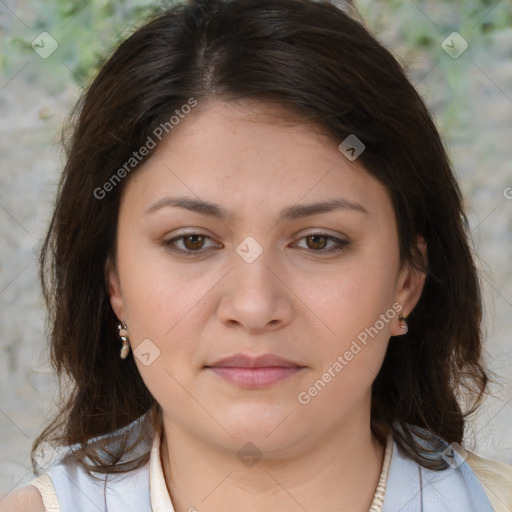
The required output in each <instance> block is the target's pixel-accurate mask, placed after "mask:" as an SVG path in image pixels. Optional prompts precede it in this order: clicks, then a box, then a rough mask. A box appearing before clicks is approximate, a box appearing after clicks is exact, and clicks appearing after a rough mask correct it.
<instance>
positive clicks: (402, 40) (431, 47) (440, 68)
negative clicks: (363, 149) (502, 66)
mask: <svg viewBox="0 0 512 512" xmlns="http://www.w3.org/2000/svg"><path fill="white" fill-rule="evenodd" d="M6 1H8V0H6ZM178 2H179V0H155V1H152V2H148V1H147V0H89V1H87V0H86V1H84V0H47V1H45V2H44V3H42V2H37V0H18V2H17V5H18V7H23V9H22V10H21V11H20V14H19V17H20V18H21V17H22V16H23V18H24V22H23V23H22V22H19V21H16V20H15V19H14V17H13V16H12V13H8V12H6V13H2V14H5V16H6V17H11V18H12V20H10V21H9V25H8V27H7V28H3V27H2V26H1V25H0V35H2V32H6V35H7V37H1V42H0V45H1V46H0V49H1V55H0V66H1V68H2V69H3V70H4V71H7V70H8V71H9V72H10V73H11V75H12V74H13V73H14V72H15V71H16V70H17V69H19V68H20V67H21V64H22V63H23V62H25V61H27V60H29V59H30V60H31V61H32V62H35V66H32V67H31V69H32V71H31V72H32V74H33V76H32V79H33V80H37V81H41V80H42V81H43V82H46V83H45V85H46V86H47V87H48V90H49V92H50V93H51V92H53V91H55V90H56V89H58V88H59V87H60V86H61V85H62V84H65V83H69V79H70V76H71V77H72V79H73V80H74V82H75V83H76V84H78V85H80V86H81V87H85V86H86V85H87V84H88V83H89V82H90V80H91V79H92V78H93V77H94V75H95V74H96V73H97V71H98V69H99V68H100V67H101V64H102V62H103V61H104V59H105V58H106V57H108V55H109V54H110V53H111V52H112V51H113V49H114V48H115V47H116V46H117V45H118V43H119V42H120V41H121V40H123V39H124V38H125V37H127V36H128V35H129V34H130V33H132V32H133V31H134V30H135V29H136V28H137V27H138V26H140V25H141V24H142V23H143V22H144V21H145V20H146V19H147V18H148V17H150V16H152V15H154V14H156V13H157V12H158V11H160V10H163V9H165V8H168V7H170V6H172V5H173V4H176V3H178ZM354 3H355V4H356V7H357V8H358V10H359V12H360V13H361V15H362V17H363V19H364V21H365V23H366V25H367V26H368V27H369V28H370V29H371V30H372V31H373V32H374V33H375V34H376V35H377V37H379V39H381V41H383V42H384V44H387V46H388V47H390V49H391V50H392V52H393V53H394V54H395V55H396V56H397V58H398V60H399V61H400V62H401V63H402V64H404V65H405V67H406V69H407V67H409V66H414V64H415V63H418V62H419V63H423V68H427V69H428V70H430V69H433V68H437V69H436V71H435V72H434V73H433V75H434V74H435V76H436V77H437V78H438V77H439V76H440V77H442V78H441V80H442V82H443V83H442V84H439V86H440V87H443V88H444V89H443V91H444V92H443V94H445V95H446V93H448V94H451V95H452V96H453V95H455V93H456V95H457V101H450V102H449V104H448V107H447V110H446V112H444V111H443V114H442V115H443V119H442V120H441V123H440V124H443V123H444V124H445V125H450V124H451V122H454V120H455V119H456V118H457V116H458V113H459V112H462V111H463V110H464V108H463V101H464V100H465V90H464V88H465V72H464V70H467V69H468V66H469V65H470V59H469V58H461V59H459V60H458V61H456V62H457V64H456V65H454V60H453V59H452V58H451V57H449V56H448V55H447V54H446V53H445V52H444V51H443V50H442V48H441V41H443V39H444V38H445V37H446V36H447V35H449V34H450V33H451V32H453V31H457V32H459V33H460V34H461V35H462V36H463V37H464V38H465V39H466V40H467V41H468V42H469V45H470V49H472V50H474V49H476V50H477V51H478V49H481V50H485V49H486V48H487V47H489V46H490V45H491V44H492V38H493V36H494V35H496V34H497V33H498V32H500V31H502V30H507V29H508V30H510V29H511V27H512V2H510V1H508V0H507V1H503V0H502V1H500V0H444V1H440V0H354ZM4 5H5V4H4ZM1 8H2V4H0V9H1ZM0 13H1V11H0ZM4 19H5V17H4ZM1 20H2V16H0V22H1ZM44 31H46V32H48V33H49V34H51V36H52V37H53V38H54V39H56V40H57V41H58V43H59V48H58V50H57V51H56V52H55V53H54V54H53V55H51V56H50V57H49V58H48V59H45V60H43V59H40V58H39V57H38V56H37V55H36V54H35V53H34V51H33V50H32V47H31V42H32V41H33V40H34V38H35V37H36V36H38V35H39V34H40V33H41V32H44ZM387 41H389V43H386V42H387ZM468 53H469V52H468ZM13 63H14V64H13ZM11 64H13V65H12V66H11ZM419 67H420V68H421V66H419ZM9 68H10V69H9ZM34 68H35V71H34ZM423 73H424V72H423ZM436 73H437V74H436ZM412 78H413V82H414V81H415V80H414V79H415V78H416V82H418V83H419V82H422V78H421V76H417V77H414V76H413V77H412ZM429 78H430V79H431V77H429ZM426 84H428V82H426V81H425V82H423V84H421V85H425V86H426ZM444 127H445V128H447V126H444Z"/></svg>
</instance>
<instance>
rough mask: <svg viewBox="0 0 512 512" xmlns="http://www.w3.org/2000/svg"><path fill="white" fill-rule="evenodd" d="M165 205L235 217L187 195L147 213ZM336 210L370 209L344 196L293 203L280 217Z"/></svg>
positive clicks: (164, 200)
mask: <svg viewBox="0 0 512 512" xmlns="http://www.w3.org/2000/svg"><path fill="white" fill-rule="evenodd" d="M164 207H177V208H184V209H186V210H189V211H192V212H196V213H199V214H201V215H208V216H211V217H215V218H218V219H222V220H231V219H233V217H234V215H233V213H231V212H229V210H226V209H225V208H223V207H222V206H220V205H219V204H215V203H210V202H208V201H203V200H201V199H195V198H192V197H186V196H174V197H164V198H162V199H159V200H158V201H156V202H155V203H153V204H152V205H151V206H150V207H149V208H148V209H147V210H146V211H145V213H147V214H149V213H153V212H155V211H157V210H160V209H161V208H164ZM335 210H352V211H356V212H360V213H365V214H369V212H368V210H367V209H366V208H365V207H364V206H363V205H361V204H359V203H356V202H354V201H349V200H348V199H344V198H336V199H329V200H327V201H320V202H316V203H311V204H305V205H299V204H297V205H293V206H289V207H287V208H284V209H283V210H281V212H280V213H279V219H280V220H281V221H282V220H295V219H300V218H303V217H308V216H310V215H316V214H319V213H327V212H332V211H335Z"/></svg>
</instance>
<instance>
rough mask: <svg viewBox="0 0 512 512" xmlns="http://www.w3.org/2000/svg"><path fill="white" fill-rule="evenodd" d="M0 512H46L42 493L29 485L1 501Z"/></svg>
mask: <svg viewBox="0 0 512 512" xmlns="http://www.w3.org/2000/svg"><path fill="white" fill-rule="evenodd" d="M0 512H45V508H44V505H43V499H42V498H41V494H40V492H39V491H38V490H37V489H36V488H35V487H34V486H33V485H32V484H27V485H25V486H23V487H20V488H19V489H16V490H14V491H12V492H10V493H9V494H8V495H7V496H5V497H4V498H3V499H2V500H0Z"/></svg>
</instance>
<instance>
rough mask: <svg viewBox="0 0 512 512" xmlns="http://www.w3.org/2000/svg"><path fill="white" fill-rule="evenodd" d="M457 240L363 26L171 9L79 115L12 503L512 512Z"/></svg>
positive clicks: (411, 117)
mask: <svg viewBox="0 0 512 512" xmlns="http://www.w3.org/2000/svg"><path fill="white" fill-rule="evenodd" d="M468 233H469V230H468V224H467V219H466V217H465V215H464V212H463V209H462V198H461V193H460V190H459V187H458V185H457V183H456V181H455V179H454V176H453V173H452V171H451V168H450V165H449V162H448V159H447V156H446V153H445V150H444V147H443V144H442V142H441V140H440V137H439V134H438V133H437V131H436V129H435V126H434V124H433V122H432V120H431V118H430V116H429V114H428V112H427V109H426V107H425V105H424V103H423V102H422V100H421V99H420V97H419V95H418V94H417V92H416V91H415V89H414V88H413V87H412V85H411V84H410V83H409V81H408V80H407V78H406V77H405V75H404V73H403V70H402V69H401V67H400V66H399V64H398V63H397V62H396V60H395V59H394V58H393V57H392V56H391V54H390V53H389V52H388V51H387V50H386V49H385V48H383V47H382V46H381V45H380V44H379V43H378V42H377V41H376V40H375V39H374V38H373V36H372V35H370V33H369V32H368V31H367V30H366V29H365V28H364V27H363V26H362V25H361V24H359V23H358V22H357V21H355V20H354V19H353V18H352V17H351V16H349V15H348V14H346V13H345V12H343V11H342V10H340V9H338V8H336V7H334V6H333V5H331V4H329V3H326V2H313V1H310V0H272V1H270V0H245V1H242V0H235V1H231V2H224V1H220V0H218V1H216V0H211V1H197V0H196V1H194V0H193V1H191V2H189V3H188V4H187V5H181V6H178V7H175V8H172V9H170V10H169V11H168V12H166V13H164V14H163V15H160V16H159V17H157V18H155V19H154V20H153V21H151V22H150V23H148V24H146V25H145V26H144V27H142V28H141V29H139V30H138V31H137V32H135V33H134V34H133V35H132V36H131V37H130V38H129V39H127V40H126V41H125V42H124V43H123V44H121V46H120V47H119V48H118V49H117V51H116V52H115V53H114V54H113V55H112V57H111V58H110V59H109V60H108V62H107V63H106V64H105V65H104V67H103V68H102V70H101V71H100V73H99V74H98V76H97V77H96V79H95V80H94V82H93V83H92V85H91V86H90V88H89V90H88V92H87V93H86V94H85V96H84V98H83V101H82V103H81V105H80V108H79V110H78V114H77V119H76V124H75V128H74V132H73V138H72V141H71V145H70V148H69V155H68V160H67V164H66V167H65V170H64V173H63V176H62V181H61V184H60V188H59V192H58V199H57V204H56V208H55V212H54V216H53V219H52V222H51V225H50V229H49V232H48V236H47V239H46V243H45V245H44V248H43V251H42V257H41V272H42V282H43V289H44V291H45V296H46V298H47V301H48V305H49V307H50V308H51V312H52V322H53V323H52V325H53V329H52V339H51V343H52V345H51V349H52V361H53V364H54V366H55V368H56V371H57V372H58V374H59V375H61V376H62V377H64V376H65V377H66V379H67V380H65V381H64V380H63V381H62V386H63V388H65V389H66V390H68V389H69V395H68V400H67V402H66V403H65V404H64V405H63V407H62V410H61V411H60V414H59V415H58V416H57V417H56V418H55V420H54V421H53V422H52V423H51V424H50V425H49V426H48V428H47V429H46V430H45V431H44V432H43V433H42V434H41V436H40V437H39V438H38V439H37V440H36V441H35V443H34V451H33V456H34V469H35V470H36V469H37V466H39V467H40V468H42V469H44V471H43V474H41V475H40V476H38V477H37V478H35V479H34V480H33V481H32V482H31V484H29V485H28V486H27V487H25V488H22V489H19V490H17V491H16V492H14V493H13V494H12V495H10V496H9V497H8V498H7V499H6V500H4V503H2V504H0V507H3V508H1V510H9V511H13V510H15V511H18V510H23V511H31V512H33V511H42V510H44V511H50V510H51V511H56V510H59V511H61V512H68V511H90V510H96V509H98V510H108V511H110V512H118V511H119V512H120V511H123V512H126V511H132V510H133V511H137V512H146V511H148V512H149V511H151V510H153V511H163V510H166V511H175V512H186V511H195V510H197V511H200V512H202V511H205V512H206V511H219V510H225V511H235V510H236V511H238V510H246V511H249V512H260V511H269V510H286V511H300V510H308V511H327V510H339V511H342V510H343V511H345V510H346V511H348V510H350V511H353V512H363V511H364V512H367V511H371V512H376V511H382V512H397V511H403V512H405V511H410V512H412V511H414V512H419V511H424V512H434V511H435V512H438V511H440V510H450V511H452V512H453V511H465V512H467V511H475V512H476V511H478V512H490V511H495V512H502V511H505V510H511V507H512V496H511V490H510V489H511V487H512V486H510V482H511V477H512V467H511V466H508V465H506V464H503V463H500V462H495V461H489V460H484V459H481V458H479V457H477V456H476V455H474V454H472V453H470V452H467V451H466V450H464V448H463V447H462V446H461V445H462V444H463V433H464V425H465V421H466V420H465V418H466V416H467V415H468V414H470V413H471V412H472V411H474V410H475V409H476V407H477V406H478V404H479V403H480V401H481V398H482V396H483V394H484V392H485V389H486V384H487V381H488V377H487V373H486V370H485V368H484V366H483V365H482V361H481V353H482V339H481V334H480V323H481V315H482V304H481V295H480V287H479V282H478V277H477V274H476V269H475V265H474V262H473V258H472V255H471V250H470V246H469V243H468ZM49 446H61V447H65V448H66V451H65V453H64V455H63V456H62V457H60V458H59V460H56V461H55V463H53V464H51V465H50V464H49V462H48V460H47V458H46V457H42V456H41V455H37V453H38V449H40V448H41V447H45V448H46V452H45V453H47V452H48V447H49Z"/></svg>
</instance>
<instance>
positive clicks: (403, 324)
mask: <svg viewBox="0 0 512 512" xmlns="http://www.w3.org/2000/svg"><path fill="white" fill-rule="evenodd" d="M398 320H400V327H401V328H402V331H403V332H402V334H407V332H408V331H409V326H408V325H407V320H406V317H405V316H402V315H400V316H399V317H398Z"/></svg>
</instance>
